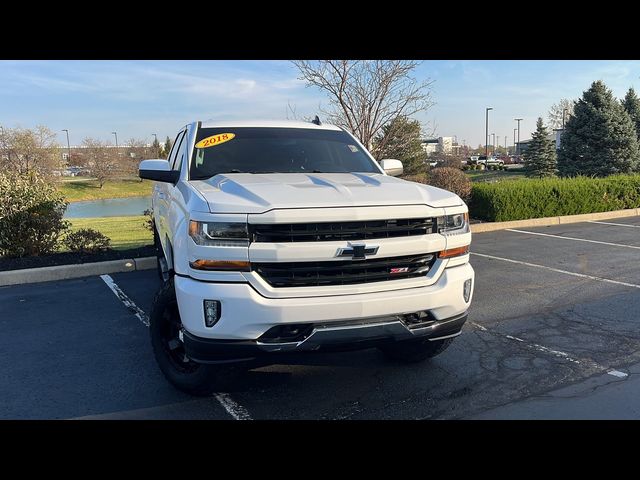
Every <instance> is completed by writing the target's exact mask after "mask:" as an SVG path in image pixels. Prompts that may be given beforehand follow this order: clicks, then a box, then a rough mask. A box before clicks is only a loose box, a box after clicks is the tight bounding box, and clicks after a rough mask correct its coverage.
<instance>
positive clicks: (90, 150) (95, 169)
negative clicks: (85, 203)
mask: <svg viewBox="0 0 640 480" xmlns="http://www.w3.org/2000/svg"><path fill="white" fill-rule="evenodd" d="M82 146H83V149H82V159H81V165H82V166H83V167H85V168H87V169H88V170H89V171H90V174H91V176H93V177H95V178H96V180H98V183H99V184H100V188H102V187H103V185H104V183H105V182H106V181H107V180H108V179H110V178H112V177H113V176H114V175H115V173H116V172H117V167H118V162H117V155H116V153H117V152H116V151H115V149H114V148H109V144H108V143H106V142H102V141H100V140H97V139H95V138H85V139H84V140H83V141H82Z"/></svg>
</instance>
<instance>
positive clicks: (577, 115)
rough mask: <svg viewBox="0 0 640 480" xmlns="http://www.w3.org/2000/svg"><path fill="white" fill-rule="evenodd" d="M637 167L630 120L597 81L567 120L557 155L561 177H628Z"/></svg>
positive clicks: (637, 154) (636, 147)
mask: <svg viewBox="0 0 640 480" xmlns="http://www.w3.org/2000/svg"><path fill="white" fill-rule="evenodd" d="M639 163H640V147H639V145H638V138H637V136H636V131H635V127H634V125H633V121H632V120H631V117H630V116H629V114H628V113H627V112H626V110H625V109H624V108H623V107H622V105H621V104H620V103H619V102H618V101H616V99H615V98H614V97H613V94H612V93H611V90H609V89H608V88H607V86H606V85H605V84H604V83H603V82H602V81H600V80H598V81H596V82H593V83H592V84H591V87H590V88H589V90H587V91H585V92H584V93H583V95H582V98H581V99H580V100H579V101H578V103H577V104H576V107H575V109H574V112H573V115H571V117H569V120H568V121H567V123H566V125H565V130H564V132H563V135H562V141H561V143H560V151H559V152H558V169H559V171H560V174H561V175H562V176H574V175H590V176H592V175H595V176H600V177H603V176H606V175H611V174H614V173H629V172H631V171H634V170H636V169H637V167H638V164H639Z"/></svg>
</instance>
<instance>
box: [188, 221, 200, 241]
mask: <svg viewBox="0 0 640 480" xmlns="http://www.w3.org/2000/svg"><path fill="white" fill-rule="evenodd" d="M196 235H198V222H195V221H193V220H191V221H190V222H189V236H191V237H195V236H196Z"/></svg>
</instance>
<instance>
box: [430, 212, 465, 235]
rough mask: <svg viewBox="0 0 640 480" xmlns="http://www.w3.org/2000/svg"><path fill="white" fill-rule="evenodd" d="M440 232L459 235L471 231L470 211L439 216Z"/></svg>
mask: <svg viewBox="0 0 640 480" xmlns="http://www.w3.org/2000/svg"><path fill="white" fill-rule="evenodd" d="M437 221H438V233H443V234H445V235H457V234H459V233H467V232H469V213H468V212H465V213H455V214H453V215H445V216H444V217H438V220H437Z"/></svg>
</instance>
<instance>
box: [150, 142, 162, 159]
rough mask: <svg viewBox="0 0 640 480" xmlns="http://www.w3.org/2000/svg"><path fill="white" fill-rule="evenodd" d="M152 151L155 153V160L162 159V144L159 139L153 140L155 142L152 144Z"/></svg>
mask: <svg viewBox="0 0 640 480" xmlns="http://www.w3.org/2000/svg"><path fill="white" fill-rule="evenodd" d="M151 151H152V152H153V153H152V154H153V158H157V157H160V158H162V149H161V148H160V142H158V137H154V138H153V142H151Z"/></svg>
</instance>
